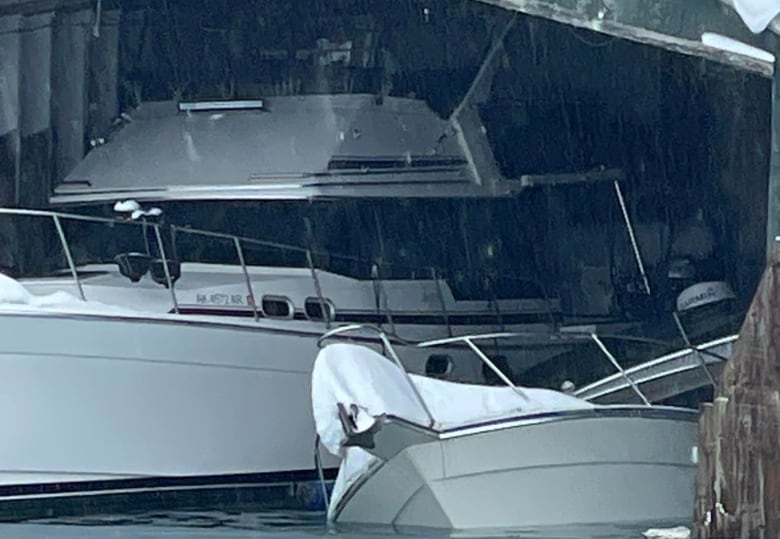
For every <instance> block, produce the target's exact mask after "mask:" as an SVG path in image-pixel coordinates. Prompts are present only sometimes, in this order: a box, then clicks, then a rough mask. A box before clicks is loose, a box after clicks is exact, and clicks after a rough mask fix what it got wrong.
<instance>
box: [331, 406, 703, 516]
mask: <svg viewBox="0 0 780 539" xmlns="http://www.w3.org/2000/svg"><path fill="white" fill-rule="evenodd" d="M389 423H395V425H394V426H395V427H396V428H395V429H393V430H394V431H399V430H400V431H403V430H404V429H408V430H409V431H410V432H411V431H416V432H417V433H422V432H424V431H425V430H426V429H424V428H422V427H419V426H415V425H413V424H410V423H407V422H405V421H404V420H398V419H391V420H390V421H389ZM389 423H386V425H387V424H389ZM399 425H400V426H401V428H400V429H399V428H398V427H399ZM385 428H386V427H385ZM380 432H381V431H380ZM696 432H697V430H696V414H695V412H693V411H688V410H682V409H673V408H659V407H654V408H647V407H631V406H628V407H626V406H623V407H614V408H613V407H607V408H596V409H593V410H584V411H567V412H556V413H550V414H537V415H535V416H531V417H525V418H523V417H520V418H514V419H502V420H499V421H494V422H487V423H483V424H479V425H472V426H465V427H462V428H459V429H455V430H451V431H442V432H435V431H430V430H429V431H428V434H429V436H431V437H432V438H431V439H430V441H423V442H422V443H417V444H414V445H410V446H408V447H406V448H405V449H403V450H402V451H400V452H399V453H398V454H397V455H395V456H394V457H392V458H390V459H388V460H386V461H385V462H382V463H381V464H380V465H378V466H373V467H372V468H371V469H370V470H369V471H367V472H366V474H364V476H363V477H361V478H359V479H358V480H357V481H356V482H355V483H353V484H352V485H351V487H350V488H349V489H348V490H347V491H346V492H345V494H344V496H343V497H342V498H341V499H340V500H339V502H338V505H337V506H336V507H334V508H332V520H333V522H334V523H336V524H339V523H341V524H376V525H392V526H410V527H419V526H422V527H435V528H446V529H459V530H475V529H489V528H493V529H495V528H503V529H516V528H527V527H536V526H541V527H544V526H560V525H574V524H600V523H605V522H610V523H620V522H626V523H628V522H639V521H656V522H661V521H663V522H674V521H678V522H680V523H687V522H688V521H689V520H690V515H691V511H692V505H693V499H694V470H695V463H694V458H695V446H696ZM376 436H377V448H379V447H380V445H381V443H382V442H381V441H380V435H379V434H377V435H376ZM387 436H391V434H387Z"/></svg>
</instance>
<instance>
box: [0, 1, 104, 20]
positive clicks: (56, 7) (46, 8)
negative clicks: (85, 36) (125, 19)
mask: <svg viewBox="0 0 780 539" xmlns="http://www.w3.org/2000/svg"><path fill="white" fill-rule="evenodd" d="M93 5H94V0H0V17H2V16H3V15H35V14H37V13H46V12H50V11H80V10H82V9H88V8H91V7H93ZM104 7H105V6H104Z"/></svg>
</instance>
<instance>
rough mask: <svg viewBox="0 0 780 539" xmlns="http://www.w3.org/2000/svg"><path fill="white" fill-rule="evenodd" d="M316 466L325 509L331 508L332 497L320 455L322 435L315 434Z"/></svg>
mask: <svg viewBox="0 0 780 539" xmlns="http://www.w3.org/2000/svg"><path fill="white" fill-rule="evenodd" d="M314 466H315V467H316V468H317V476H318V478H319V480H320V488H321V489H322V500H323V501H324V502H325V511H326V512H327V510H328V509H329V508H330V499H329V497H328V488H327V487H326V486H325V472H324V471H323V469H322V458H321V457H320V435H319V434H317V435H315V436H314Z"/></svg>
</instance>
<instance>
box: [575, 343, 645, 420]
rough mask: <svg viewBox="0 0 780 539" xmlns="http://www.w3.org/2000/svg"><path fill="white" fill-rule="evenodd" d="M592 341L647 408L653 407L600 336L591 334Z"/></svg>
mask: <svg viewBox="0 0 780 539" xmlns="http://www.w3.org/2000/svg"><path fill="white" fill-rule="evenodd" d="M590 337H591V339H593V342H595V343H596V345H597V346H598V347H599V349H600V350H601V351H602V352H603V354H604V355H605V356H607V359H609V361H610V362H611V363H612V365H614V367H615V368H616V369H617V370H618V372H620V374H621V375H622V376H623V378H624V379H625V380H626V382H628V383H629V385H630V386H631V387H632V388H633V390H634V392H635V393H636V394H637V395H639V398H640V399H642V402H643V403H644V404H645V406H652V404H650V401H649V400H647V397H645V394H644V393H642V391H641V390H640V389H639V386H637V385H636V384H635V383H634V381H633V380H632V379H631V377H630V376H629V375H628V373H627V372H626V371H625V370H624V369H623V367H621V366H620V363H618V360H617V359H616V358H615V356H614V355H612V352H610V351H609V349H608V348H607V347H606V346H605V345H604V343H603V342H602V340H601V339H600V338H599V336H598V335H596V334H595V333H591V334H590Z"/></svg>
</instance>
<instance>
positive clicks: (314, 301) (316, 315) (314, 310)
mask: <svg viewBox="0 0 780 539" xmlns="http://www.w3.org/2000/svg"><path fill="white" fill-rule="evenodd" d="M323 303H324V304H325V309H326V314H327V315H328V320H334V319H335V318H336V307H335V306H334V305H333V303H332V302H331V301H330V300H329V299H323V300H322V302H320V298H306V302H305V304H304V310H305V311H306V318H308V319H309V320H316V321H321V320H324V319H325V318H324V316H323V312H322V304H323Z"/></svg>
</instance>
